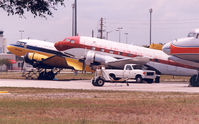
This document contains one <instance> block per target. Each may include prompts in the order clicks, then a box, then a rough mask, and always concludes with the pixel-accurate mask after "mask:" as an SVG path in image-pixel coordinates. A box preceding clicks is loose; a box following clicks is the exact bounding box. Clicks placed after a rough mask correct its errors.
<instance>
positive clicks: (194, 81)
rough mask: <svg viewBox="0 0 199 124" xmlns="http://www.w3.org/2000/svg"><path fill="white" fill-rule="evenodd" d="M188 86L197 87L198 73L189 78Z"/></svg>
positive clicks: (198, 84)
mask: <svg viewBox="0 0 199 124" xmlns="http://www.w3.org/2000/svg"><path fill="white" fill-rule="evenodd" d="M189 86H191V87H199V74H198V75H193V76H192V77H191V78H190V80H189Z"/></svg>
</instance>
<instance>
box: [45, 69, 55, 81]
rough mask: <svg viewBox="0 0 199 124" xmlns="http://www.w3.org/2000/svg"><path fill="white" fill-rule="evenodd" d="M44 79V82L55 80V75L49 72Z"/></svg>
mask: <svg viewBox="0 0 199 124" xmlns="http://www.w3.org/2000/svg"><path fill="white" fill-rule="evenodd" d="M45 77H46V80H53V79H54V78H55V74H54V73H53V72H52V71H50V72H47V73H46V76H45Z"/></svg>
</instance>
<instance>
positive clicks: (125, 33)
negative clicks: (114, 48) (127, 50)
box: [124, 33, 129, 44]
mask: <svg viewBox="0 0 199 124" xmlns="http://www.w3.org/2000/svg"><path fill="white" fill-rule="evenodd" d="M124 34H125V35H126V44H127V43H128V34H129V33H124Z"/></svg>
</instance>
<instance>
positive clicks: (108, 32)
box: [106, 30, 113, 40]
mask: <svg viewBox="0 0 199 124" xmlns="http://www.w3.org/2000/svg"><path fill="white" fill-rule="evenodd" d="M111 32H113V30H111V31H107V32H106V39H107V40H108V35H109V34H110V33H111Z"/></svg>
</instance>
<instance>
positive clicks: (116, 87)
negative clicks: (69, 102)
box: [0, 79, 199, 93]
mask: <svg viewBox="0 0 199 124" xmlns="http://www.w3.org/2000/svg"><path fill="white" fill-rule="evenodd" d="M0 87H33V88H56V89H83V90H112V91H149V92H187V93H199V87H188V83H187V82H182V83H179V82H178V83H175V82H172V83H171V82H168V83H159V84H155V83H153V84H146V83H144V84H136V83H131V84H130V85H129V86H127V85H126V84H121V83H117V84H111V83H106V84H105V85H104V86H103V87H94V86H93V85H92V84H91V83H90V81H89V80H75V81H40V80H12V79H0Z"/></svg>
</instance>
